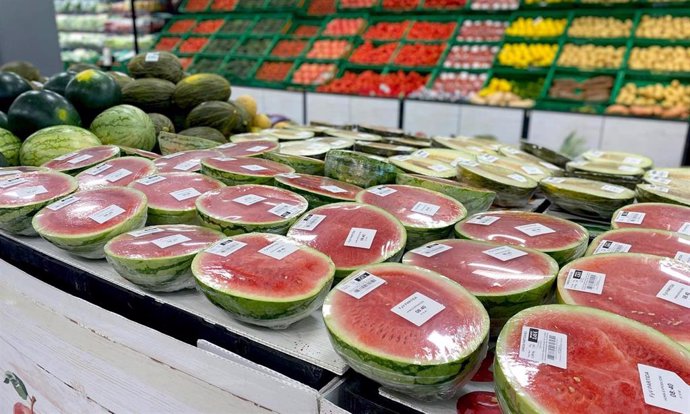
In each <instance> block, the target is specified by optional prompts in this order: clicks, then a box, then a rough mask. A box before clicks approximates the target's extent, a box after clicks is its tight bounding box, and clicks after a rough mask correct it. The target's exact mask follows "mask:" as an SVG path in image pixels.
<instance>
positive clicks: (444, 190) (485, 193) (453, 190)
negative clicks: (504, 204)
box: [396, 173, 496, 215]
mask: <svg viewBox="0 0 690 414" xmlns="http://www.w3.org/2000/svg"><path fill="white" fill-rule="evenodd" d="M396 184H402V185H411V186H413V187H420V188H426V189H427V190H431V191H436V192H438V193H441V194H445V195H447V196H449V197H451V198H454V199H455V200H457V201H459V202H461V203H462V205H463V206H465V209H467V214H468V215H472V214H475V213H480V212H482V211H486V210H488V209H489V207H491V204H493V202H494V198H496V193H495V192H493V191H490V190H485V189H482V188H471V187H459V186H455V185H447V184H444V183H441V182H438V181H434V180H433V179H429V178H426V177H424V176H415V175H412V174H406V173H400V174H398V176H397V177H396ZM458 184H459V183H458Z"/></svg>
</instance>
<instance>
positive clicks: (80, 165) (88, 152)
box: [43, 145, 120, 175]
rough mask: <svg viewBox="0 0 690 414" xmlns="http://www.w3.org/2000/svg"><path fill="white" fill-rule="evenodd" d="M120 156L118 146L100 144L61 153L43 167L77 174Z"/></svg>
mask: <svg viewBox="0 0 690 414" xmlns="http://www.w3.org/2000/svg"><path fill="white" fill-rule="evenodd" d="M119 156H120V148H118V147H117V146H115V145H99V146H97V147H90V148H84V149H82V150H79V151H74V152H70V153H69V154H64V155H61V156H59V157H57V158H54V159H52V160H50V161H48V162H47V163H45V164H43V167H46V168H50V169H51V170H54V171H60V172H64V173H67V174H71V175H76V174H77V173H79V172H81V171H84V170H85V169H87V168H90V167H93V166H94V165H97V164H100V163H102V162H103V161H106V160H109V159H111V158H115V157H119Z"/></svg>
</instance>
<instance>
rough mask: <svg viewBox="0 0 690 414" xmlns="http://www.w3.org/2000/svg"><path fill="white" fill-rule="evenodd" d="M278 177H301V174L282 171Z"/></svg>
mask: <svg viewBox="0 0 690 414" xmlns="http://www.w3.org/2000/svg"><path fill="white" fill-rule="evenodd" d="M276 177H283V178H289V179H293V178H300V177H301V176H300V175H299V174H295V173H280V174H277V175H276Z"/></svg>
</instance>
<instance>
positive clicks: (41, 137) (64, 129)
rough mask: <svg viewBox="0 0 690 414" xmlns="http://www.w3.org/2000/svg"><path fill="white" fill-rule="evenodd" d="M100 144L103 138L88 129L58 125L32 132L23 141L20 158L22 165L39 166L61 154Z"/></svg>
mask: <svg viewBox="0 0 690 414" xmlns="http://www.w3.org/2000/svg"><path fill="white" fill-rule="evenodd" d="M99 145H102V143H101V140H100V139H99V138H98V137H97V136H96V135H94V134H92V133H91V132H90V131H89V130H87V129H84V128H80V127H76V126H71V125H56V126H52V127H48V128H43V129H39V130H38V131H36V132H34V133H33V134H31V135H30V136H29V137H28V138H27V139H26V140H25V141H24V142H23V143H22V146H21V148H20V150H19V159H20V163H21V165H29V166H35V167H38V166H40V165H43V164H45V163H46V162H48V161H50V160H52V159H54V158H56V157H59V156H61V155H65V154H68V153H70V152H74V151H78V150H80V149H84V148H89V147H96V146H99Z"/></svg>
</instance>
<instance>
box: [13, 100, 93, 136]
mask: <svg viewBox="0 0 690 414" xmlns="http://www.w3.org/2000/svg"><path fill="white" fill-rule="evenodd" d="M54 125H74V126H81V117H80V116H79V112H77V110H76V108H74V106H73V105H72V104H71V103H70V102H69V101H68V100H67V99H65V98H64V97H62V96H60V95H59V94H57V93H55V92H53V91H28V92H24V93H23V94H21V95H19V97H17V99H15V100H14V102H13V103H12V105H11V106H10V109H9V111H8V112H7V126H8V128H9V130H10V131H12V132H14V134H15V135H16V136H18V137H19V138H21V139H24V138H26V137H28V136H29V135H31V134H32V133H34V132H36V131H38V130H39V129H43V128H47V127H49V126H54Z"/></svg>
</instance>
